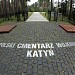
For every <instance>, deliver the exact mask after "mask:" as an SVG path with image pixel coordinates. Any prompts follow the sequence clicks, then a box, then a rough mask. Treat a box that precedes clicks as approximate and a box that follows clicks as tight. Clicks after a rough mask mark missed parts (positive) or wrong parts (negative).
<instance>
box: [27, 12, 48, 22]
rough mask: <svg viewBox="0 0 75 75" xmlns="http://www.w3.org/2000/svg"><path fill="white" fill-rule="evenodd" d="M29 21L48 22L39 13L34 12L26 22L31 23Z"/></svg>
mask: <svg viewBox="0 0 75 75" xmlns="http://www.w3.org/2000/svg"><path fill="white" fill-rule="evenodd" d="M31 21H45V22H49V21H48V20H47V19H46V18H44V17H43V16H42V15H41V14H40V13H39V12H34V13H33V14H32V15H31V16H30V17H29V18H28V19H27V21H26V22H31Z"/></svg>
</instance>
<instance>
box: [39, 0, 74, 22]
mask: <svg viewBox="0 0 75 75" xmlns="http://www.w3.org/2000/svg"><path fill="white" fill-rule="evenodd" d="M39 6H40V7H39V8H41V10H42V11H47V12H48V19H49V20H51V12H54V18H55V19H54V20H57V19H58V18H59V16H58V13H62V20H64V18H65V17H66V18H67V19H68V20H69V21H71V22H73V23H75V0H61V1H60V0H57V1H56V2H54V0H39Z"/></svg>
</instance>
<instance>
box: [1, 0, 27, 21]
mask: <svg viewBox="0 0 75 75" xmlns="http://www.w3.org/2000/svg"><path fill="white" fill-rule="evenodd" d="M26 2H27V0H0V19H3V21H5V20H10V19H11V17H12V16H15V17H16V18H17V21H20V19H21V18H20V14H22V16H23V18H24V21H25V20H26V19H27V18H28V10H27V3H26Z"/></svg>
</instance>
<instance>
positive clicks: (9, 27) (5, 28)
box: [0, 25, 16, 33]
mask: <svg viewBox="0 0 75 75" xmlns="http://www.w3.org/2000/svg"><path fill="white" fill-rule="evenodd" d="M15 27H16V25H3V26H0V33H8V32H10V31H11V30H12V29H13V28H15Z"/></svg>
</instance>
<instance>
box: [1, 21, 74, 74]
mask: <svg viewBox="0 0 75 75" xmlns="http://www.w3.org/2000/svg"><path fill="white" fill-rule="evenodd" d="M16 25H17V27H16V28H14V29H13V31H11V32H10V33H4V34H0V75H75V45H74V46H72V47H71V46H70V47H57V46H56V43H65V42H75V33H67V32H65V31H64V30H63V29H62V28H60V27H59V24H58V23H57V22H46V21H44V22H42V21H39V22H38V21H36V22H33V21H31V22H19V23H16ZM2 43H4V44H2ZM5 43H6V45H5ZM7 43H15V47H14V48H10V47H11V46H10V47H7V46H9V45H10V44H8V45H7ZM19 43H22V44H34V43H35V44H37V43H40V44H45V43H49V44H50V43H53V45H54V48H52V50H53V52H54V55H51V56H50V55H49V54H48V55H47V56H45V53H44V52H42V57H40V56H39V57H27V51H28V50H32V51H35V50H37V51H38V50H40V49H39V48H36V49H35V48H34V49H33V48H32V49H28V48H17V45H18V44H19ZM65 44H67V43H65ZM72 44H73V43H72ZM72 44H71V45H72ZM67 45H68V44H67ZM5 46H6V47H5ZM20 46H21V45H20ZM23 47H24V46H23ZM43 47H44V46H43ZM43 50H46V49H45V48H44V49H43ZM47 50H49V48H47ZM31 54H33V53H31Z"/></svg>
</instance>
